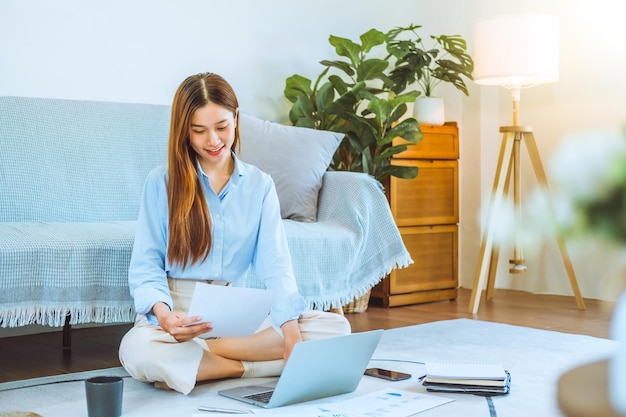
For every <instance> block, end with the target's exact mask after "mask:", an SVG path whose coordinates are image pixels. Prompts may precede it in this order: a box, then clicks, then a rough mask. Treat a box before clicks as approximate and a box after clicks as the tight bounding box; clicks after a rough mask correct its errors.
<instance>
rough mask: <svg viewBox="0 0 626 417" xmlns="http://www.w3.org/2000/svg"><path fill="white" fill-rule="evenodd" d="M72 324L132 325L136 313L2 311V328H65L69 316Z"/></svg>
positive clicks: (85, 309) (128, 309)
mask: <svg viewBox="0 0 626 417" xmlns="http://www.w3.org/2000/svg"><path fill="white" fill-rule="evenodd" d="M68 314H69V315H71V318H70V324H72V325H74V324H83V323H132V322H133V321H134V320H135V311H134V309H133V308H132V307H127V306H119V307H111V306H104V307H101V306H97V307H16V308H12V309H8V310H2V311H0V327H20V326H27V325H30V324H39V325H42V326H50V327H63V325H64V324H65V318H66V317H67V315H68Z"/></svg>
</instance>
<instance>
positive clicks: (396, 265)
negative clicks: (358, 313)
mask: <svg viewBox="0 0 626 417" xmlns="http://www.w3.org/2000/svg"><path fill="white" fill-rule="evenodd" d="M412 263H413V259H411V256H410V255H409V254H408V252H407V253H406V255H405V256H403V257H398V258H396V259H392V260H390V261H389V262H388V263H387V264H386V265H385V266H384V267H383V268H381V269H380V270H379V271H377V272H374V273H373V274H372V275H371V277H370V278H369V279H367V280H365V281H364V282H363V284H362V285H361V286H360V287H359V288H351V289H350V292H349V293H345V294H340V295H335V296H334V297H332V296H331V298H330V299H329V298H327V297H325V299H324V300H319V299H307V300H306V301H307V303H308V308H310V309H312V310H324V311H328V310H330V309H331V308H337V307H339V306H344V305H346V304H348V303H350V302H352V301H353V300H354V299H355V298H359V297H362V296H363V295H365V294H366V293H367V292H368V291H371V289H372V288H373V287H374V286H376V284H378V283H379V282H380V281H381V280H383V279H384V278H385V277H386V276H387V275H389V274H390V273H391V271H393V270H394V269H401V268H406V267H408V266H409V265H411V264H412ZM316 298H317V297H316Z"/></svg>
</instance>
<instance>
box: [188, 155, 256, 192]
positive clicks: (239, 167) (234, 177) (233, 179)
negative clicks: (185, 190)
mask: <svg viewBox="0 0 626 417" xmlns="http://www.w3.org/2000/svg"><path fill="white" fill-rule="evenodd" d="M231 155H232V157H233V161H234V162H235V167H234V168H233V173H232V174H231V176H230V179H229V180H228V184H233V185H237V184H239V178H241V177H242V176H244V175H246V174H247V173H248V171H249V170H250V167H249V166H248V165H246V164H245V163H243V162H242V161H241V159H239V157H238V156H237V154H235V153H234V152H232V153H231ZM196 169H197V170H198V175H200V176H201V178H203V179H204V182H206V183H207V184H208V181H209V177H207V175H206V174H205V173H204V171H203V170H202V167H201V166H200V161H198V162H197V163H196ZM228 184H227V186H228ZM224 188H226V187H224Z"/></svg>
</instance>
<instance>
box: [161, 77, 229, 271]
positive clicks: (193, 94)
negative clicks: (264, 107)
mask: <svg viewBox="0 0 626 417" xmlns="http://www.w3.org/2000/svg"><path fill="white" fill-rule="evenodd" d="M209 102H212V103H215V104H217V105H219V106H222V107H224V108H226V109H228V110H230V111H232V112H233V115H234V116H236V115H237V109H238V108H239V103H238V101H237V96H236V95H235V92H234V91H233V88H232V87H231V86H230V84H228V82H226V80H224V79H223V78H222V77H220V76H219V75H217V74H213V73H209V72H208V73H203V74H197V75H192V76H190V77H188V78H186V79H185V80H184V81H183V82H182V84H181V85H180V86H179V87H178V90H176V94H175V95H174V102H173V104H172V117H171V122H170V134H169V149H168V176H169V179H168V184H167V199H168V206H169V242H168V250H167V259H168V261H169V262H170V263H178V264H180V265H182V267H183V268H185V267H186V266H187V264H188V263H190V264H194V263H196V262H198V261H201V260H202V261H203V260H205V259H206V258H207V256H208V255H209V251H210V250H211V216H210V215H209V208H208V205H207V202H206V199H205V197H204V193H203V191H202V186H201V183H200V177H199V176H198V172H197V159H198V156H197V155H196V153H195V151H194V150H193V148H192V147H191V144H190V141H189V128H190V126H191V119H192V117H193V114H194V112H195V111H196V110H197V109H199V108H200V107H203V106H205V105H207V104H208V103H209ZM238 119H239V118H237V117H236V118H235V121H236V123H237V125H236V128H235V140H234V142H233V149H236V147H237V145H238V143H239V126H238V124H239V120H238Z"/></svg>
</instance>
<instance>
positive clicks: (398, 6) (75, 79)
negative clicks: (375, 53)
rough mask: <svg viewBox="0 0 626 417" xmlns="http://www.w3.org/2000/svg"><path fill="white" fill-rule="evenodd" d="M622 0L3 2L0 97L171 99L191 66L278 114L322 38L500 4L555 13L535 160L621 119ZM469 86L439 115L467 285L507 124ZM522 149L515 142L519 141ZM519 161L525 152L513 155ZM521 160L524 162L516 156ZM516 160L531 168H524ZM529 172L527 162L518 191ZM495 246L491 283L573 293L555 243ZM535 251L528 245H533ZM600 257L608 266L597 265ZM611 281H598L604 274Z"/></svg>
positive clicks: (499, 92)
mask: <svg viewBox="0 0 626 417" xmlns="http://www.w3.org/2000/svg"><path fill="white" fill-rule="evenodd" d="M622 4H623V3H622V1H621V0H551V1H545V0H527V1H524V2H519V1H516V0H438V1H429V0H387V1H384V2H383V1H380V0H339V1H337V0H317V1H315V2H313V1H303V2H294V1H292V0H265V1H258V0H239V1H232V2H209V1H206V0H182V1H177V0H110V1H79V0H56V1H46V0H0V95H20V96H39V97H59V98H76V99H95V100H112V101H127V102H147V103H162V104H169V103H170V102H171V98H172V95H173V93H174V90H175V88H176V87H177V86H178V84H179V83H180V81H182V79H183V78H184V77H186V76H187V75H189V74H193V73H197V72H202V71H213V72H217V73H220V74H222V75H223V76H224V77H225V78H226V79H228V80H229V81H230V82H231V84H233V86H234V88H235V90H236V91H237V93H238V96H239V98H240V103H241V107H242V110H243V111H246V112H249V113H251V114H254V115H257V116H259V117H263V118H267V119H270V120H275V121H279V122H285V121H286V120H287V111H288V107H289V105H288V102H287V101H286V100H285V99H284V98H283V88H284V81H285V79H286V78H287V77H288V76H290V75H291V74H294V73H298V74H301V75H305V76H308V77H309V78H312V77H315V76H317V74H319V72H320V70H321V68H322V67H321V65H319V64H318V62H319V61H320V60H321V59H328V58H334V57H335V55H334V52H333V50H332V47H331V46H330V45H329V44H328V36H329V35H330V34H334V35H337V36H343V37H349V38H352V39H356V38H357V37H358V36H359V35H360V34H361V33H363V32H365V31H367V30H368V29H370V28H377V29H380V30H383V31H386V30H388V29H391V28H393V27H396V26H402V25H407V24H409V23H416V24H422V25H424V26H425V29H426V32H428V33H432V34H461V35H462V36H464V37H465V39H467V40H468V43H469V44H470V48H471V46H472V45H471V43H472V32H473V26H474V23H475V22H476V21H477V20H478V19H480V18H482V17H485V16H490V15H494V14H504V13H510V12H542V13H551V14H555V15H557V16H559V18H560V19H561V79H560V81H559V82H558V83H555V84H550V85H543V86H537V87H535V88H531V89H529V90H525V91H524V92H523V93H522V113H521V121H522V123H523V124H527V125H531V126H533V128H534V131H535V135H536V137H537V140H538V142H539V150H540V152H541V155H542V157H543V159H544V163H546V162H547V161H548V160H549V157H550V154H551V152H552V151H553V150H554V149H555V147H556V146H557V144H558V143H559V142H560V141H561V140H563V138H564V137H565V136H566V135H569V134H571V133H576V132H579V131H583V130H590V129H597V128H601V127H606V126H607V125H617V124H622V123H624V122H626V120H625V119H626V115H625V114H624V110H623V109H624V105H623V100H624V98H626V82H624V80H623V74H625V73H626V60H625V59H623V55H624V47H623V45H625V44H626V42H625V41H626V31H623V30H622V27H621V26H622V25H623V23H622V21H621V16H623V15H624V11H625V10H624V9H625V7H624V6H622ZM470 84H471V85H470V96H469V97H465V96H463V95H462V94H460V93H458V92H456V90H452V89H448V88H443V89H441V91H440V93H441V95H443V96H444V98H445V99H446V106H447V109H446V113H447V118H448V120H457V121H458V122H459V124H460V128H461V170H460V171H461V183H460V184H461V228H460V251H459V253H460V263H459V271H460V279H461V284H462V286H464V287H471V286H472V283H473V279H474V270H475V268H476V264H477V257H478V250H479V243H480V222H479V217H480V213H481V211H482V210H481V207H484V205H483V204H482V202H483V201H484V200H486V199H487V198H488V196H489V193H490V190H491V186H492V181H493V175H494V170H495V165H496V159H497V153H498V149H499V145H500V140H501V136H500V133H499V132H498V127H499V126H501V125H509V124H511V104H510V103H511V101H510V96H509V94H508V92H507V91H506V90H504V89H500V88H497V87H479V86H477V85H474V84H472V83H470ZM522 153H524V152H522ZM523 163H524V162H523ZM526 166H528V165H526ZM526 171H530V170H529V169H527V170H526ZM533 181H534V177H533V175H531V174H530V173H529V172H525V173H524V179H523V182H524V186H525V192H528V191H529V189H530V188H532V186H533ZM507 250H508V249H507V248H506V247H504V246H503V247H502V253H501V264H502V265H501V268H500V269H499V273H498V280H497V284H496V285H497V286H498V287H506V288H516V289H521V290H526V291H534V292H548V293H560V294H568V295H569V294H571V290H570V288H569V284H568V281H567V277H566V275H565V272H564V269H563V267H562V264H561V262H560V258H559V255H558V252H557V251H556V249H555V247H551V246H550V244H547V247H546V248H545V250H542V251H541V252H534V253H535V255H534V257H531V256H530V255H531V254H530V253H529V254H528V256H527V258H528V259H527V261H528V266H529V271H528V273H527V274H525V275H523V276H521V277H516V278H511V277H509V275H508V273H507V272H506V265H505V264H506V262H507V259H508V257H509V254H508V252H507ZM531 252H532V251H531ZM597 255H598V254H597V253H594V254H593V255H592V256H590V255H589V252H588V251H582V250H579V251H578V252H577V253H574V254H573V257H574V264H575V265H574V266H575V268H576V272H577V275H578V280H579V283H580V284H581V289H582V291H583V295H584V296H586V297H592V298H608V299H611V297H612V295H611V294H607V290H606V288H605V284H607V282H608V281H609V278H610V279H611V280H612V279H613V278H614V275H616V274H617V272H615V271H614V270H615V269H618V268H617V265H618V263H616V261H615V260H614V259H611V263H607V262H602V263H599V264H598V263H594V262H593V260H594V259H598V258H599V257H598V256H597ZM606 265H609V267H607V266H606ZM607 285H608V284H607Z"/></svg>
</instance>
